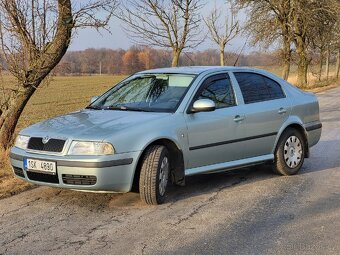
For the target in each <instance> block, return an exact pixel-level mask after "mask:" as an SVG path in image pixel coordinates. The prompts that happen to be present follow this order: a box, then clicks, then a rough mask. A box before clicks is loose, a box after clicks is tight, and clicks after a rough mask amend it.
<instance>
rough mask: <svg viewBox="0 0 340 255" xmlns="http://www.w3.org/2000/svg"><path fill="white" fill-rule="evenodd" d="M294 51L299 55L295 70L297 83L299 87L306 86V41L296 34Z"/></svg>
mask: <svg viewBox="0 0 340 255" xmlns="http://www.w3.org/2000/svg"><path fill="white" fill-rule="evenodd" d="M296 52H297V54H298V56H299V59H298V70H297V85H298V86H299V87H300V88H306V87H307V85H308V81H307V71H308V59H307V53H306V43H305V41H304V40H303V38H302V37H300V36H297V38H296Z"/></svg>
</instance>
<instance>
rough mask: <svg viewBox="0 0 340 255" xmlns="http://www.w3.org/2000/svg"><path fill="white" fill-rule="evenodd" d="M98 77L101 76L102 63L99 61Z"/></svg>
mask: <svg viewBox="0 0 340 255" xmlns="http://www.w3.org/2000/svg"><path fill="white" fill-rule="evenodd" d="M99 75H102V61H99Z"/></svg>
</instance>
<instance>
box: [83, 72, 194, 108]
mask: <svg viewBox="0 0 340 255" xmlns="http://www.w3.org/2000/svg"><path fill="white" fill-rule="evenodd" d="M194 78H195V76H194V75H186V74H147V75H135V76H132V77H130V78H129V79H127V80H125V81H123V82H121V83H119V84H117V85H116V86H115V87H113V88H112V89H111V90H109V91H108V92H106V93H105V94H104V95H102V96H101V97H99V98H98V99H97V100H96V101H95V102H93V103H92V104H90V105H89V106H88V107H87V108H90V109H105V110H121V111H146V112H174V111H176V109H177V107H178V106H179V104H180V102H181V100H182V99H183V97H184V95H185V93H186V91H187V90H188V88H189V87H190V84H191V83H192V81H193V79H194Z"/></svg>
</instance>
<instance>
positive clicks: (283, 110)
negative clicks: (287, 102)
mask: <svg viewBox="0 0 340 255" xmlns="http://www.w3.org/2000/svg"><path fill="white" fill-rule="evenodd" d="M286 112H287V110H286V109H285V108H283V107H281V108H280V109H279V111H278V112H277V113H278V114H285V113H286Z"/></svg>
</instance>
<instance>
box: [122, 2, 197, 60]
mask: <svg viewBox="0 0 340 255" xmlns="http://www.w3.org/2000/svg"><path fill="white" fill-rule="evenodd" d="M123 2H124V4H122V7H121V8H120V12H117V14H116V16H117V18H119V19H121V20H122V21H123V22H124V25H123V28H124V30H125V31H126V32H127V34H128V36H129V37H130V38H131V39H132V40H133V41H134V42H136V43H137V44H141V45H150V46H158V47H161V48H171V49H172V56H173V58H172V66H178V64H179V57H180V55H181V53H182V51H183V50H184V49H186V48H195V47H196V46H197V45H198V44H199V43H201V41H202V36H201V32H202V29H201V27H200V20H201V19H200V15H199V10H200V9H201V8H202V6H203V5H202V3H201V0H126V1H123Z"/></svg>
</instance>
